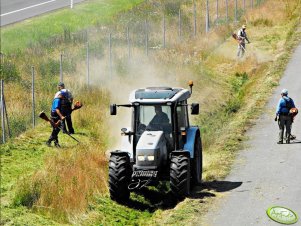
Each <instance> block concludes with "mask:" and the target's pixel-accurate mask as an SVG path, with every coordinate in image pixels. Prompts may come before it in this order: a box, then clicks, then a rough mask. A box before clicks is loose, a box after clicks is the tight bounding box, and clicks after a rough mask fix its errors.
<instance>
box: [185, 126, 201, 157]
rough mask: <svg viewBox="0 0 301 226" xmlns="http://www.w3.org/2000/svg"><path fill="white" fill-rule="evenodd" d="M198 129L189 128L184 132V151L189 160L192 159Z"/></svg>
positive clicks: (195, 127)
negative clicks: (186, 152) (188, 155)
mask: <svg viewBox="0 0 301 226" xmlns="http://www.w3.org/2000/svg"><path fill="white" fill-rule="evenodd" d="M199 131H200V130H199V127H197V126H191V127H189V128H188V129H187V130H186V133H187V135H186V143H185V144H184V149H185V150H187V151H188V152H189V154H190V158H191V159H193V158H194V144H195V138H196V135H197V133H198V134H200V132H199Z"/></svg>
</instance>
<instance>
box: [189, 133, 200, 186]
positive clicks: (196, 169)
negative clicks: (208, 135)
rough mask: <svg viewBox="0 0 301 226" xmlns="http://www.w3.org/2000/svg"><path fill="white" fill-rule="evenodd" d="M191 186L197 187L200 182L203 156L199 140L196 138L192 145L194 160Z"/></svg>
mask: <svg viewBox="0 0 301 226" xmlns="http://www.w3.org/2000/svg"><path fill="white" fill-rule="evenodd" d="M192 163H193V164H192V167H193V168H192V169H191V174H192V185H198V184H201V182H202V170H203V156H202V142H201V138H200V137H199V136H197V137H196V138H195V144H194V158H193V160H192Z"/></svg>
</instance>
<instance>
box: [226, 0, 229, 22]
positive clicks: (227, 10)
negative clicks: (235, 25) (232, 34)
mask: <svg viewBox="0 0 301 226" xmlns="http://www.w3.org/2000/svg"><path fill="white" fill-rule="evenodd" d="M228 6H229V4H228V0H226V21H228V20H229V8H228Z"/></svg>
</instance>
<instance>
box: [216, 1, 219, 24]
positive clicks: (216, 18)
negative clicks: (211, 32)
mask: <svg viewBox="0 0 301 226" xmlns="http://www.w3.org/2000/svg"><path fill="white" fill-rule="evenodd" d="M218 17H219V15H218V0H216V23H218Z"/></svg>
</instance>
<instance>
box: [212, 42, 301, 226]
mask: <svg viewBox="0 0 301 226" xmlns="http://www.w3.org/2000/svg"><path fill="white" fill-rule="evenodd" d="M283 88H287V89H288V90H289V96H291V97H292V98H293V99H294V101H295V104H296V106H297V107H298V108H299V109H301V45H299V47H298V48H297V49H296V50H295V53H294V54H293V56H292V59H291V60H290V62H289V64H288V66H287V69H286V71H285V73H284V76H283V78H282V79H281V81H280V85H279V87H278V88H277V89H276V91H275V93H274V94H273V96H272V97H271V99H270V101H269V103H268V105H267V108H268V110H270V109H273V110H274V111H275V108H276V105H277V103H278V100H279V98H280V91H281V90H282V89H283ZM267 112H269V111H267ZM292 131H293V132H292V133H293V134H295V135H297V138H299V141H296V142H294V143H292V144H283V145H278V144H276V142H277V138H278V126H277V123H276V122H274V115H271V114H268V113H267V114H264V115H263V116H262V117H261V118H259V119H258V121H257V123H256V125H255V126H254V127H253V128H252V129H251V130H250V131H249V132H248V134H247V135H248V136H249V138H250V140H249V141H248V142H247V144H246V150H243V151H242V152H241V153H240V154H239V156H238V158H237V160H236V164H235V167H234V169H233V170H232V171H231V173H230V175H229V176H228V177H227V178H226V179H225V180H226V181H232V182H242V185H241V186H240V187H238V188H236V189H234V190H231V191H230V192H229V193H228V194H227V195H226V197H225V198H223V199H222V200H220V203H219V205H220V206H219V207H218V208H217V210H212V211H211V212H209V213H208V214H207V216H206V221H207V224H206V225H210V226H211V225H212V226H213V225H217V226H223V225H225V226H249V225H259V226H262V225H280V224H278V223H276V222H274V221H272V220H270V219H269V218H268V217H267V215H266V210H267V209H268V207H270V206H273V205H280V206H284V207H287V208H290V209H292V210H294V211H295V212H296V213H297V215H298V216H299V217H301V112H300V113H299V115H298V116H297V118H296V121H295V123H294V124H293V130H292ZM296 225H301V220H300V219H299V222H298V223H297V224H296Z"/></svg>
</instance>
